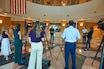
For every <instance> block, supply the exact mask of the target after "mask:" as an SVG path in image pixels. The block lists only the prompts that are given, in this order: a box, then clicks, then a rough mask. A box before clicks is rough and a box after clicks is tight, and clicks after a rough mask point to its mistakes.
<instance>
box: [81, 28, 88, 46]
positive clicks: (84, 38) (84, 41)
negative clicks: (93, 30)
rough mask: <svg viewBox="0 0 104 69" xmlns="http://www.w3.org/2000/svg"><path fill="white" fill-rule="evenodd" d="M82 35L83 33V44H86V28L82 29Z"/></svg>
mask: <svg viewBox="0 0 104 69" xmlns="http://www.w3.org/2000/svg"><path fill="white" fill-rule="evenodd" d="M82 33H83V44H84V43H85V44H86V34H87V33H88V30H87V29H86V27H84V28H83V29H82Z"/></svg>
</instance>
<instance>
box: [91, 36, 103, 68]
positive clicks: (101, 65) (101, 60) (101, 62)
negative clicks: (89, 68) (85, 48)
mask: <svg viewBox="0 0 104 69" xmlns="http://www.w3.org/2000/svg"><path fill="white" fill-rule="evenodd" d="M101 46H102V54H101V59H100V67H99V69H104V36H103V38H102V41H101V43H100V46H99V48H98V50H97V52H96V55H95V57H94V59H93V61H92V65H93V62H94V60H95V59H96V57H97V54H98V52H99V51H100V48H101Z"/></svg>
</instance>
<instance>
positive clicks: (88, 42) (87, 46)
mask: <svg viewBox="0 0 104 69" xmlns="http://www.w3.org/2000/svg"><path fill="white" fill-rule="evenodd" d="M90 42H91V38H88V40H87V43H86V49H89V48H90Z"/></svg>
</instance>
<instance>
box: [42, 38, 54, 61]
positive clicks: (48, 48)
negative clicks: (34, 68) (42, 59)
mask: <svg viewBox="0 0 104 69" xmlns="http://www.w3.org/2000/svg"><path fill="white" fill-rule="evenodd" d="M43 45H44V48H43V52H44V53H45V56H46V59H48V56H47V52H48V51H49V53H50V56H51V59H52V61H53V57H52V52H51V49H50V47H49V46H50V45H51V44H50V43H49V42H48V41H47V40H46V41H45V42H44V44H43Z"/></svg>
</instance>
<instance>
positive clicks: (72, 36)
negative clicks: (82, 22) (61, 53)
mask: <svg viewBox="0 0 104 69" xmlns="http://www.w3.org/2000/svg"><path fill="white" fill-rule="evenodd" d="M74 24H75V23H74V21H72V20H70V21H69V27H68V28H65V29H64V31H63V34H62V36H61V37H62V38H63V39H64V41H65V69H69V64H68V63H69V61H68V59H69V53H71V56H72V69H76V41H77V40H78V39H80V33H79V31H78V29H76V28H75V27H74Z"/></svg>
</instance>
